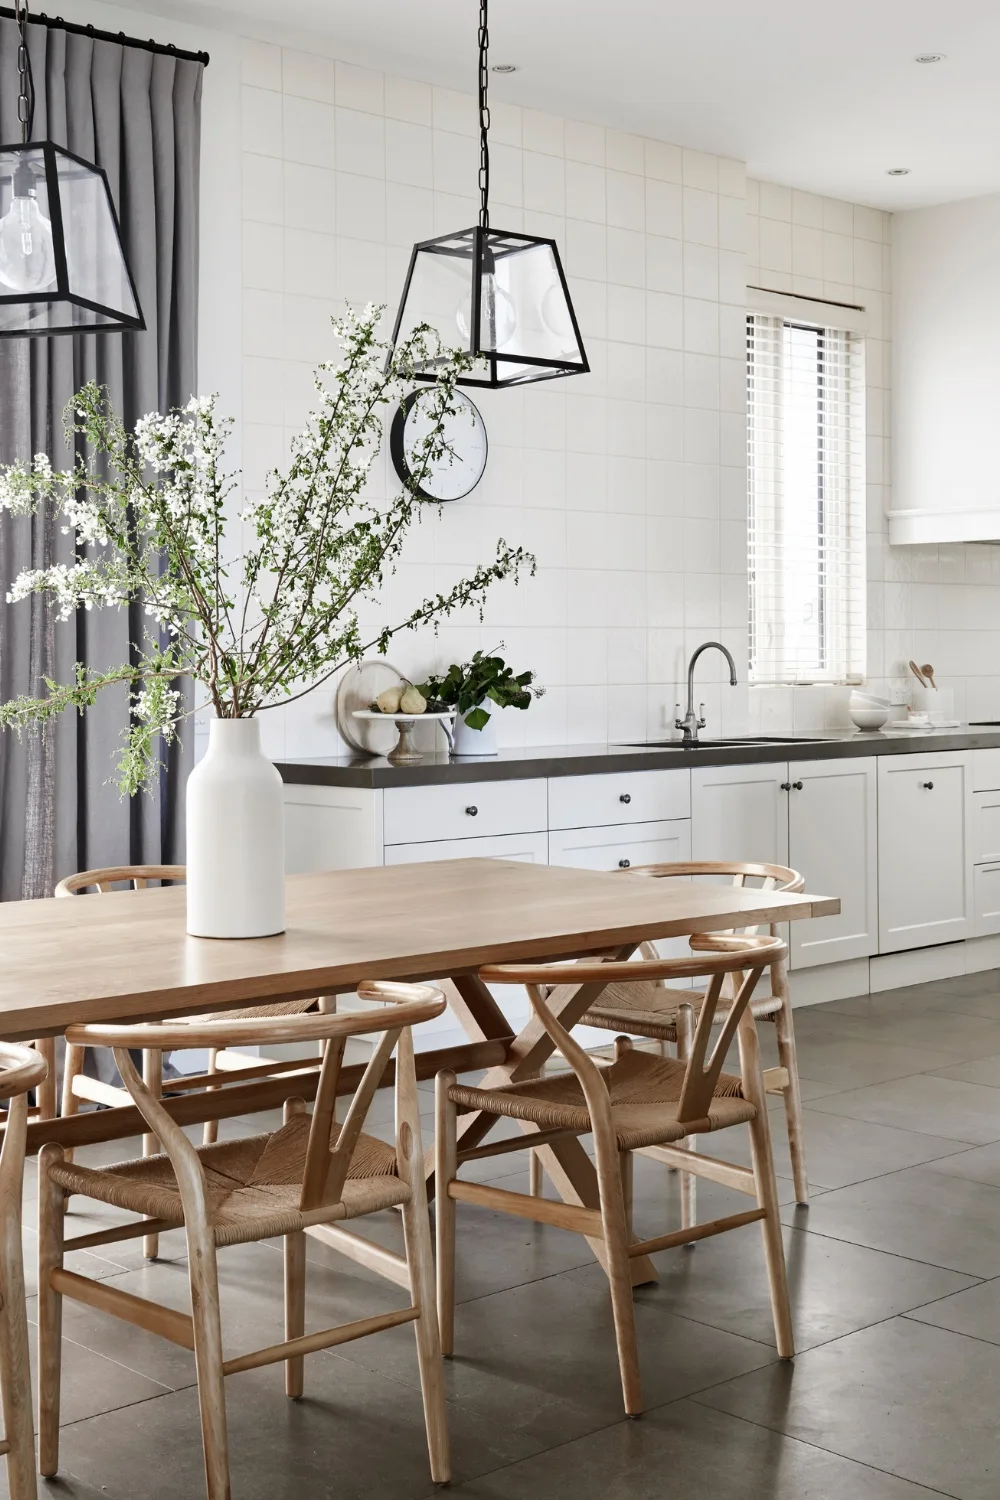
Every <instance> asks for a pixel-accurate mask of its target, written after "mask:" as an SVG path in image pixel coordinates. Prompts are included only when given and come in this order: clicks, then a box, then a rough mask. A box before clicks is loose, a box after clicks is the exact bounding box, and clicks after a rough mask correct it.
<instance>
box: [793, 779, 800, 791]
mask: <svg viewBox="0 0 1000 1500" xmlns="http://www.w3.org/2000/svg"><path fill="white" fill-rule="evenodd" d="M792 790H793V791H796V792H801V790H802V783H801V781H793V782H792Z"/></svg>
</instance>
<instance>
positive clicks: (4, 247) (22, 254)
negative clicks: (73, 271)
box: [0, 167, 56, 292]
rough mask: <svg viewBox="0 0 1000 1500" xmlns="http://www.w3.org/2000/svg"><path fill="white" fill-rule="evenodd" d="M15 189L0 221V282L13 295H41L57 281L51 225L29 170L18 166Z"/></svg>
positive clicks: (32, 174)
mask: <svg viewBox="0 0 1000 1500" xmlns="http://www.w3.org/2000/svg"><path fill="white" fill-rule="evenodd" d="M12 187H13V192H14V195H13V198H12V199H11V205H10V208H9V209H8V210H7V212H6V214H5V215H4V217H3V218H2V219H0V282H2V283H3V285H4V286H5V287H9V288H10V290H11V291H12V292H40V291H42V290H44V288H46V287H48V286H51V284H52V282H53V281H54V280H55V274H56V272H55V255H54V253H53V249H52V225H51V224H50V223H49V221H48V219H47V218H46V217H45V215H44V214H43V213H42V211H41V209H40V208H39V206H38V198H37V197H36V194H35V178H34V173H33V172H32V171H31V168H30V167H18V169H17V171H16V172H15V174H14V180H13V183H12Z"/></svg>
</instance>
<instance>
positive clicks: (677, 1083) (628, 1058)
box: [449, 1051, 757, 1151]
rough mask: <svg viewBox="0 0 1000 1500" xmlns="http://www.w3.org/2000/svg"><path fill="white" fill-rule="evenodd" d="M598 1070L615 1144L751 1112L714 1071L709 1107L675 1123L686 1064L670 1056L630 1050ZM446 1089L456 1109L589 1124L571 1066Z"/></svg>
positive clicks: (650, 1141) (698, 1128)
mask: <svg viewBox="0 0 1000 1500" xmlns="http://www.w3.org/2000/svg"><path fill="white" fill-rule="evenodd" d="M600 1071H601V1074H602V1076H603V1079H604V1081H605V1083H606V1084H607V1089H608V1094H609V1095H610V1098H611V1121H612V1127H613V1129H614V1132H615V1136H616V1138H617V1144H618V1149H619V1150H620V1151H634V1150H636V1149H638V1148H639V1147H641V1146H653V1145H659V1144H663V1143H666V1142H669V1141H676V1140H682V1139H683V1138H684V1137H685V1136H687V1135H700V1134H702V1133H703V1132H706V1131H712V1130H725V1129H726V1128H727V1126H729V1125H745V1124H748V1123H749V1121H751V1120H752V1119H754V1118H755V1116H756V1113H757V1111H756V1110H755V1108H754V1106H753V1105H752V1104H751V1103H750V1102H749V1101H748V1100H747V1099H745V1098H744V1097H743V1086H742V1084H741V1082H740V1080H739V1078H736V1077H734V1076H733V1075H732V1074H729V1073H720V1074H719V1077H718V1080H717V1082H716V1085H715V1092H714V1097H713V1099H712V1101H711V1104H710V1106H709V1109H708V1113H707V1114H705V1115H702V1116H701V1117H700V1118H699V1119H696V1120H688V1121H686V1122H685V1123H684V1124H683V1125H680V1124H678V1121H677V1112H678V1106H679V1104H680V1097H681V1089H682V1087H683V1084H684V1077H685V1074H686V1072H687V1064H686V1063H683V1062H678V1061H676V1060H675V1059H674V1058H670V1057H655V1056H653V1055H651V1054H650V1053H647V1052H635V1051H629V1052H626V1053H625V1054H624V1055H623V1056H622V1057H620V1058H618V1059H617V1060H616V1061H615V1062H613V1063H611V1064H610V1065H609V1066H608V1067H605V1068H601V1070H600ZM449 1094H450V1097H451V1099H452V1101H453V1102H454V1103H455V1104H457V1105H458V1106H459V1108H460V1109H467V1110H484V1111H485V1112H486V1113H487V1114H492V1115H507V1116H510V1117H511V1118H512V1119H515V1120H530V1121H532V1122H533V1123H534V1124H536V1125H538V1126H540V1127H541V1128H542V1129H543V1130H551V1129H556V1130H559V1129H568V1130H579V1131H580V1132H581V1133H585V1132H588V1131H589V1130H590V1113H589V1111H588V1109H587V1105H586V1102H585V1100H584V1094H583V1089H582V1087H581V1084H580V1081H579V1079H578V1078H577V1076H576V1074H575V1073H557V1074H555V1075H554V1076H552V1077H549V1078H532V1079H529V1080H528V1081H527V1082H525V1083H512V1084H507V1085H506V1086H504V1087H501V1088H491V1089H479V1088H475V1087H474V1086H471V1085H467V1084H459V1083H456V1084H453V1085H452V1087H451V1089H450V1090H449ZM529 1139H530V1138H529Z"/></svg>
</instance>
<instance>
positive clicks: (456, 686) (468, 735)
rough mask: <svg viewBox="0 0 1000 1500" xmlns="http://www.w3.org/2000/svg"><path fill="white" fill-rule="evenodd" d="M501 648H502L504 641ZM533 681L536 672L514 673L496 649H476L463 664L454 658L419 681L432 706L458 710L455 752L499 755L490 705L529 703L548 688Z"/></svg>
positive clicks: (516, 705)
mask: <svg viewBox="0 0 1000 1500" xmlns="http://www.w3.org/2000/svg"><path fill="white" fill-rule="evenodd" d="M499 649H500V650H503V641H501V642H500V647H499ZM534 683H535V674H534V672H520V673H518V674H517V675H516V676H515V674H514V671H513V669H512V668H511V667H509V666H508V665H507V663H506V662H505V661H504V659H503V657H502V656H500V655H498V653H497V652H496V651H490V652H486V651H476V652H474V653H473V655H472V659H471V660H470V661H467V662H463V663H462V664H461V665H458V664H456V663H454V662H453V663H452V665H451V666H450V667H449V668H448V670H447V672H445V673H443V674H441V675H438V676H433V677H428V679H427V681H426V682H422V683H418V684H417V691H418V692H420V693H422V694H423V696H424V697H425V698H426V699H427V705H428V707H429V708H431V709H432V710H440V709H445V708H453V709H454V710H455V728H454V730H453V732H452V736H451V753H452V755H496V753H497V741H496V726H495V723H494V719H493V714H492V712H491V706H492V707H495V708H521V709H524V708H528V707H530V705H531V700H532V699H533V698H541V697H542V695H543V694H544V692H545V689H544V688H543V687H538V686H537V685H533V684H534Z"/></svg>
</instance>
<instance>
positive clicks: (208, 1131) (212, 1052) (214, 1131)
mask: <svg viewBox="0 0 1000 1500" xmlns="http://www.w3.org/2000/svg"><path fill="white" fill-rule="evenodd" d="M218 1060H219V1049H218V1047H210V1048H209V1052H208V1071H209V1072H210V1073H217V1072H218V1071H219V1067H218ZM207 1092H209V1093H214V1090H213V1089H209V1090H207ZM218 1139H219V1122H218V1120H206V1121H205V1123H204V1125H203V1126H202V1131H201V1143H202V1145H203V1146H214V1145H215V1143H216V1141H217V1140H218ZM289 1394H290V1393H289Z"/></svg>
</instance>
